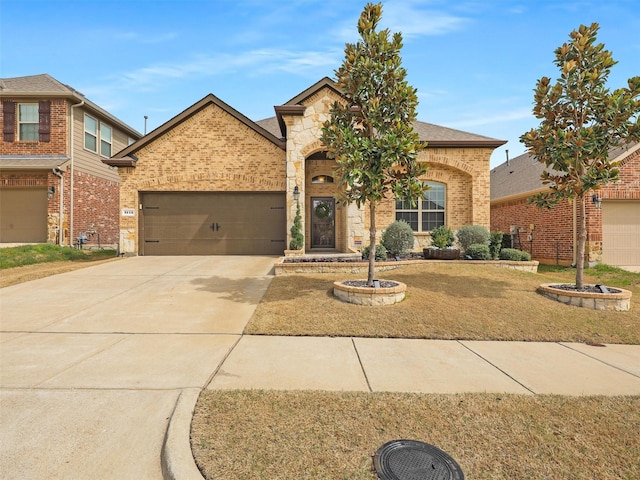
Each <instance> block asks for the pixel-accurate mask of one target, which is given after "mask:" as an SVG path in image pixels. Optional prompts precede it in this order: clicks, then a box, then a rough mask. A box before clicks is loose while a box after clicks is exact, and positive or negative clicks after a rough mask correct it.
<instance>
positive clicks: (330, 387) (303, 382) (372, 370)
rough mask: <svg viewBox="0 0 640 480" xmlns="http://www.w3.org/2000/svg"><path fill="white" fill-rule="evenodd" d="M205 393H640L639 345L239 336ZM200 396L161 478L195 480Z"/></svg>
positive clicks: (170, 443)
mask: <svg viewBox="0 0 640 480" xmlns="http://www.w3.org/2000/svg"><path fill="white" fill-rule="evenodd" d="M207 389H211V390H216V389H275V390H327V391H364V392H416V393H462V392H495V393H512V394H524V395H534V394H560V395H640V345H604V346H589V345H585V344H578V343H541V342H481V341H445V340H404V339H372V338H327V337H276V336H274V337H263V336H249V335H245V336H243V337H242V338H241V339H240V341H239V342H238V343H237V345H236V346H235V347H234V348H233V350H232V351H231V352H230V354H229V355H228V357H227V358H226V359H225V361H224V362H223V363H222V364H221V365H220V367H219V369H218V370H217V372H216V374H215V375H214V376H213V378H212V380H211V382H210V383H209V385H208V386H207ZM198 394H199V392H198V391H190V392H184V393H183V395H182V396H181V398H180V399H179V401H178V404H177V406H176V410H175V412H174V415H173V418H172V421H171V424H170V427H169V429H168V432H167V437H166V441H165V444H164V448H163V469H164V472H165V478H169V479H175V480H177V479H181V480H202V476H201V475H200V472H199V471H198V469H197V467H196V466H195V463H194V461H193V458H192V454H191V448H190V445H189V429H190V422H191V418H192V414H193V410H194V406H195V403H196V401H197V398H198Z"/></svg>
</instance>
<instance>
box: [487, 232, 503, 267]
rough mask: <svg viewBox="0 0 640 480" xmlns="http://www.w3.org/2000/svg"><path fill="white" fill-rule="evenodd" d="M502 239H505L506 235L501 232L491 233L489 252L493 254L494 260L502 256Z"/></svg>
mask: <svg viewBox="0 0 640 480" xmlns="http://www.w3.org/2000/svg"><path fill="white" fill-rule="evenodd" d="M502 237H504V233H502V232H501V231H500V230H498V231H497V232H491V238H490V239H489V252H491V258H493V259H494V260H495V259H497V258H498V257H499V256H500V250H501V249H502Z"/></svg>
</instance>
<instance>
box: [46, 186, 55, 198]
mask: <svg viewBox="0 0 640 480" xmlns="http://www.w3.org/2000/svg"><path fill="white" fill-rule="evenodd" d="M55 194H56V187H54V186H53V185H51V186H50V187H49V190H47V199H49V200H52V199H53V196H54V195H55Z"/></svg>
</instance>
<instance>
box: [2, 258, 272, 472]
mask: <svg viewBox="0 0 640 480" xmlns="http://www.w3.org/2000/svg"><path fill="white" fill-rule="evenodd" d="M274 261H275V258H274V257H244V256H243V257H239V256H235V257H233V256H222V257H219V256H215V257H190V256H189V257H133V258H126V259H121V260H117V261H114V262H110V263H106V264H102V265H97V266H92V267H88V268H85V269H81V270H77V271H74V272H70V273H66V274H62V275H56V276H52V277H47V278H43V279H40V280H35V281H32V282H28V283H24V284H20V285H15V286H11V287H7V288H4V289H2V290H0V318H1V320H0V404H1V408H0V478H2V479H4V480H9V479H20V480H27V479H44V478H46V479H71V478H73V479H84V478H86V479H89V478H90V479H94V480H96V479H103V478H104V479H106V478H109V479H112V478H120V479H161V478H163V476H162V471H161V465H160V451H161V446H162V441H163V437H164V434H165V431H166V428H167V423H168V420H169V418H170V416H171V414H172V412H173V409H174V407H175V405H176V401H177V399H178V396H179V395H180V393H181V392H182V391H184V390H186V389H193V388H197V389H201V388H203V387H204V386H206V385H207V384H208V383H209V380H210V378H211V377H212V376H213V375H214V373H215V370H216V368H217V367H218V366H219V365H220V364H221V363H222V361H223V360H224V359H225V357H226V356H227V355H228V353H229V352H230V351H231V349H232V348H233V347H234V345H235V344H236V343H237V342H238V340H239V339H240V334H241V333H242V330H243V328H244V326H245V324H246V323H247V321H248V320H249V318H250V317H251V315H252V313H253V311H254V309H255V307H256V305H257V304H258V302H259V301H260V299H261V298H262V295H263V294H264V291H265V290H266V288H267V287H268V285H269V283H270V282H271V278H272V277H271V276H270V271H271V269H272V266H273V263H274Z"/></svg>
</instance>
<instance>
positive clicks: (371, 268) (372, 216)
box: [367, 201, 376, 287]
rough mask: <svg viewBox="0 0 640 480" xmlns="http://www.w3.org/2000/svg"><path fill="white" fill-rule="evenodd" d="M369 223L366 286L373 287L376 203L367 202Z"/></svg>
mask: <svg viewBox="0 0 640 480" xmlns="http://www.w3.org/2000/svg"><path fill="white" fill-rule="evenodd" d="M369 213H370V225H369V275H368V276H367V286H368V287H373V277H374V275H375V266H376V204H375V202H372V201H371V202H370V203H369Z"/></svg>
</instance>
